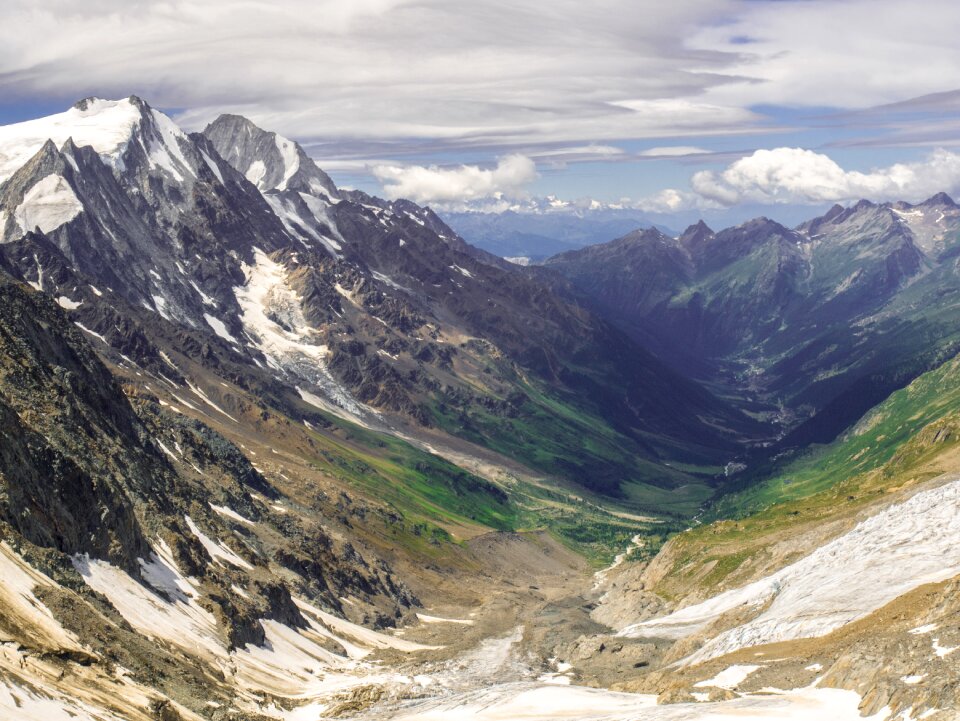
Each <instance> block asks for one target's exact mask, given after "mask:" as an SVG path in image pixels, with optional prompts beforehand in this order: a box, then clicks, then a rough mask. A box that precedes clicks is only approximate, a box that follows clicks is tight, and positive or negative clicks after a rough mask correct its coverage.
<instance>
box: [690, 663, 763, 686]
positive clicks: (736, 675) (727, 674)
mask: <svg viewBox="0 0 960 721" xmlns="http://www.w3.org/2000/svg"><path fill="white" fill-rule="evenodd" d="M758 668H760V666H750V665H742V666H739V665H737V666H730V668H726V669H724V670H723V671H721V672H720V673H718V674H717V675H716V676H714V677H713V678H708V679H707V680H705V681H700V682H698V683H695V684H693V686H694V688H704V687H706V686H715V687H717V688H725V689H727V690H729V691H732V690H733V689H735V688H737V686H739V685H740V684H742V683H743V682H744V681H746V680H747V677H748V676H749V675H750V674H752V673H753V672H754V671H756V670H757V669H758Z"/></svg>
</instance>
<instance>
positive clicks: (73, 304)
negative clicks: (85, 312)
mask: <svg viewBox="0 0 960 721" xmlns="http://www.w3.org/2000/svg"><path fill="white" fill-rule="evenodd" d="M57 305H59V306H60V307H61V308H63V309H64V310H74V309H76V308H79V307H80V306H81V305H83V301H82V300H80V301H77V300H70V299H69V298H68V297H67V296H65V295H61V296H59V297H58V298H57Z"/></svg>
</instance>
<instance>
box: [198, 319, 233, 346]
mask: <svg viewBox="0 0 960 721" xmlns="http://www.w3.org/2000/svg"><path fill="white" fill-rule="evenodd" d="M203 318H204V320H206V321H207V325H209V326H210V327H211V328H213V332H214V333H216V334H217V335H218V336H220V337H221V338H223V339H224V340H226V341H229V342H231V343H234V344H236V345H240V342H239V341H238V340H237V339H236V338H234V337H233V336H232V335H230V331H228V330H227V326H226V325H225V324H224V322H223V321H222V320H220V319H219V318H217V317H216V316H212V315H210V314H209V313H204V314H203Z"/></svg>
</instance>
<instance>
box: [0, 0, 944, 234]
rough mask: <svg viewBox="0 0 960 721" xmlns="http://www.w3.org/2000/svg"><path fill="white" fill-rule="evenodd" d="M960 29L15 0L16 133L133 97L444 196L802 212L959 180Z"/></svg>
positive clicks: (867, 14) (1, 61) (604, 6)
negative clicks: (251, 130)
mask: <svg viewBox="0 0 960 721" xmlns="http://www.w3.org/2000/svg"><path fill="white" fill-rule="evenodd" d="M957 27H960V6H958V5H957V4H956V3H950V2H943V1H941V0H918V1H916V2H913V3H902V2H899V1H897V2H894V1H893V0H779V1H778V2H771V1H763V0H673V1H672V2H670V3H663V2H662V1H661V0H657V1H656V2H654V1H653V0H597V1H596V2H593V3H583V2H582V1H581V0H577V1H574V0H553V1H552V2H549V3H547V2H543V0H514V1H513V2H506V1H504V0H474V1H472V2H468V1H467V0H353V1H352V2H350V3H344V2H342V1H341V0H311V1H308V0H282V1H280V2H269V3H268V2H265V1H262V0H244V1H243V2H232V1H228V0H209V2H205V3H202V4H201V3H195V2H185V1H182V0H171V1H170V2H166V3H162V4H160V3H154V2H149V1H147V0H95V1H93V2H90V3H85V4H78V3H72V2H68V1H67V0H34V1H31V2H26V1H25V0H7V2H5V8H4V24H3V26H2V27H0V123H9V122H16V121H18V120H23V119H27V118H31V117H37V116H40V115H45V114H50V113H53V112H57V111H59V110H62V109H63V108H65V107H66V106H68V105H69V104H71V103H72V102H73V101H75V100H76V99H78V98H80V97H85V96H89V95H98V96H101V97H122V96H126V95H129V94H132V93H135V94H138V95H140V96H142V97H144V98H145V99H146V100H147V101H148V102H150V103H151V104H153V105H154V106H156V107H159V108H162V109H164V110H165V111H167V112H168V113H169V114H171V115H172V116H173V117H175V118H176V119H177V120H178V121H179V122H180V123H181V124H182V125H184V126H185V127H186V128H188V129H200V128H202V127H203V125H204V124H205V123H206V122H208V121H210V120H212V119H213V118H214V117H216V115H217V114H219V113H220V112H239V113H242V114H245V115H247V116H248V117H250V118H252V119H253V120H254V121H256V122H257V123H259V124H260V125H261V126H263V127H265V128H267V129H271V130H276V131H278V132H280V133H282V134H284V135H286V136H288V137H292V138H294V139H296V140H298V141H300V142H301V143H302V144H304V146H305V147H306V148H307V149H308V151H309V152H310V153H311V154H312V155H313V156H314V157H315V158H317V159H318V161H320V163H321V164H322V165H323V166H324V167H326V168H327V169H328V171H329V172H330V173H331V174H332V175H333V176H334V178H335V179H336V180H337V181H338V182H339V183H341V184H345V185H350V186H353V187H360V188H363V189H365V190H368V191H371V192H375V193H377V194H380V195H387V196H395V195H406V196H410V197H412V198H413V199H414V200H418V201H420V202H424V203H430V204H433V205H435V206H437V207H448V208H458V207H470V208H489V209H504V208H508V207H518V205H519V204H522V203H523V201H524V200H526V199H529V198H535V197H539V196H547V195H553V196H559V197H560V198H564V199H567V200H571V201H573V200H576V199H587V198H589V199H594V200H596V201H599V202H601V203H608V204H609V203H613V204H622V205H626V206H629V207H636V208H639V209H642V210H645V211H648V212H651V213H659V214H661V215H663V216H667V217H668V216H670V215H671V214H677V215H678V216H682V217H683V218H689V217H692V216H694V215H696V214H697V213H702V214H707V215H710V214H717V213H720V212H725V213H728V214H733V215H737V214H740V215H743V214H746V213H748V212H750V213H753V212H755V211H756V209H758V208H759V209H764V208H767V209H768V211H769V212H768V213H767V214H769V215H770V216H771V217H777V216H778V214H780V215H782V216H784V217H786V216H791V217H792V216H793V215H795V214H796V213H797V212H798V209H799V211H802V210H803V209H804V208H810V209H815V208H820V207H823V206H825V205H829V204H831V203H833V202H841V203H844V202H851V201H853V200H856V199H857V198H859V197H869V198H870V199H873V200H891V199H901V198H902V199H906V200H909V201H918V200H921V199H922V198H923V197H925V196H926V195H932V194H933V193H934V192H938V191H940V190H943V191H946V192H953V193H955V192H957V191H958V190H960V157H958V156H957V155H956V154H955V153H954V151H955V150H956V147H955V146H956V145H957V144H958V143H960V132H958V131H960V123H958V122H957V118H958V112H960V92H958V91H957V87H956V84H960V81H958V80H956V78H960V44H957V43H956V41H955V33H954V30H955V29H956V28H957Z"/></svg>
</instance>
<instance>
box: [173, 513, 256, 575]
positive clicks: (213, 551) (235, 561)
mask: <svg viewBox="0 0 960 721" xmlns="http://www.w3.org/2000/svg"><path fill="white" fill-rule="evenodd" d="M184 519H185V520H186V522H187V526H188V527H189V528H190V532H191V533H192V534H193V535H194V536H196V537H197V540H198V541H200V545H201V546H203V548H204V550H205V551H206V552H207V553H208V554H209V556H210V557H211V558H212V559H213V560H214V561H217V562H220V561H226V562H227V563H229V564H230V565H231V566H236V567H237V568H242V569H244V570H246V571H252V570H253V566H251V565H250V564H249V563H247V562H246V561H245V560H243V559H242V558H241V557H240V556H238V555H237V554H236V553H234V552H233V551H231V550H230V549H229V548H228V547H227V546H226V545H225V544H224V543H223V542H220V543H218V542H216V541H214V540H213V539H212V538H210V537H209V536H207V535H206V534H204V532H203V531H201V530H200V529H199V528H198V527H197V524H196V523H194V522H193V519H192V518H190V516H184Z"/></svg>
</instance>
